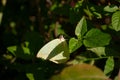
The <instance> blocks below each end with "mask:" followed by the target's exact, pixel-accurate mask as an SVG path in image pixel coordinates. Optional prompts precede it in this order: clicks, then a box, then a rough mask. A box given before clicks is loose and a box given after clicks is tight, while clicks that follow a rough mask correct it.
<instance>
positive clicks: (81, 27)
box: [75, 17, 87, 38]
mask: <svg viewBox="0 0 120 80" xmlns="http://www.w3.org/2000/svg"><path fill="white" fill-rule="evenodd" d="M86 32H87V23H86V19H85V17H82V19H81V20H80V21H79V23H78V24H77V26H76V29H75V35H76V36H77V37H78V38H81V37H82V36H83V35H84V34H85V33H86Z"/></svg>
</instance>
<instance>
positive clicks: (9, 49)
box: [7, 46, 17, 56]
mask: <svg viewBox="0 0 120 80" xmlns="http://www.w3.org/2000/svg"><path fill="white" fill-rule="evenodd" d="M7 50H8V51H10V52H11V53H12V54H13V55H14V56H15V55H16V54H15V51H16V50H17V46H10V47H8V48H7Z"/></svg>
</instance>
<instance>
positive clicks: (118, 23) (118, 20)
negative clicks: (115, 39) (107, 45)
mask: <svg viewBox="0 0 120 80" xmlns="http://www.w3.org/2000/svg"><path fill="white" fill-rule="evenodd" d="M112 29H114V30H115V31H120V11H117V12H115V13H114V14H113V15H112Z"/></svg>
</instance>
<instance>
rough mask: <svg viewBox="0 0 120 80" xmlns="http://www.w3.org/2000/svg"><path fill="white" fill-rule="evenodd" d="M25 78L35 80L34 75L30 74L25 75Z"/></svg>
mask: <svg viewBox="0 0 120 80" xmlns="http://www.w3.org/2000/svg"><path fill="white" fill-rule="evenodd" d="M26 76H27V78H28V79H29V80H35V79H34V75H33V74H32V73H26Z"/></svg>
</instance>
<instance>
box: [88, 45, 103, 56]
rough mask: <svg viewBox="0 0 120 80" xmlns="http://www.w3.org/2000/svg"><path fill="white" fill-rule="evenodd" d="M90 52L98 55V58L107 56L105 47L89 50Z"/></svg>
mask: <svg viewBox="0 0 120 80" xmlns="http://www.w3.org/2000/svg"><path fill="white" fill-rule="evenodd" d="M88 50H90V51H92V52H94V53H96V54H97V55H98V56H102V55H105V47H95V48H88Z"/></svg>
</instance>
